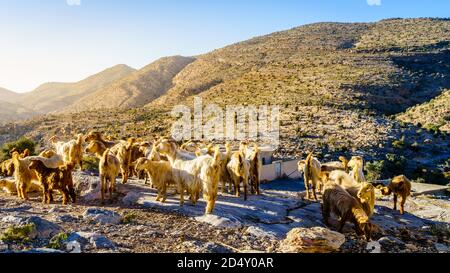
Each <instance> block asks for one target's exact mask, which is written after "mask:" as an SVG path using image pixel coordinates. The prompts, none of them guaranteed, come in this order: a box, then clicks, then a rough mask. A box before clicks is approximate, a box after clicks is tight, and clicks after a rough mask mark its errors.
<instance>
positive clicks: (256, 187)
mask: <svg viewBox="0 0 450 273" xmlns="http://www.w3.org/2000/svg"><path fill="white" fill-rule="evenodd" d="M259 153H260V150H259V147H258V145H257V144H255V146H254V148H253V151H252V152H251V153H250V155H249V157H248V161H249V163H250V169H249V172H250V177H249V184H250V192H251V193H252V194H255V193H256V194H257V195H260V194H261V190H260V174H261V168H262V162H261V159H260V157H259Z"/></svg>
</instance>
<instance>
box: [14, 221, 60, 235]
mask: <svg viewBox="0 0 450 273" xmlns="http://www.w3.org/2000/svg"><path fill="white" fill-rule="evenodd" d="M28 224H33V225H34V230H33V232H32V233H31V234H30V237H31V238H32V239H35V238H37V239H48V238H52V237H53V236H55V235H57V234H59V233H61V232H63V229H62V228H61V227H60V226H59V225H57V224H55V223H52V222H50V221H47V220H45V219H43V218H41V217H38V216H31V217H28V218H25V219H23V220H22V221H21V223H20V225H28Z"/></svg>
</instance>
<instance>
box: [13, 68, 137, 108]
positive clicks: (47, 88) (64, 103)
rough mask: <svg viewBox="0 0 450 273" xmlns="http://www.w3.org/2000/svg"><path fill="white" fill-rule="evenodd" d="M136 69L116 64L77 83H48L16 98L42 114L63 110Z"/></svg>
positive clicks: (19, 102) (20, 102) (17, 101)
mask: <svg viewBox="0 0 450 273" xmlns="http://www.w3.org/2000/svg"><path fill="white" fill-rule="evenodd" d="M134 71H135V69H133V68H131V67H129V66H126V65H116V66H114V67H111V68H108V69H106V70H104V71H102V72H100V73H97V74H95V75H93V76H90V77H88V78H86V79H84V80H81V81H79V82H76V83H46V84H43V85H41V86H39V87H38V88H36V89H35V90H33V91H32V92H29V93H25V94H23V95H21V96H20V97H19V98H18V99H16V103H18V104H20V105H23V106H25V107H28V108H30V109H32V110H34V111H36V112H37V113H41V114H46V113H50V112H54V111H61V110H64V109H65V108H66V107H68V106H69V105H71V104H73V103H74V102H76V101H77V100H79V99H82V98H83V97H85V96H88V95H90V94H91V93H92V92H94V91H97V90H98V89H100V88H103V87H105V86H107V85H109V84H111V83H113V82H115V81H117V80H120V79H122V78H123V77H125V76H127V75H129V74H130V73H133V72H134Z"/></svg>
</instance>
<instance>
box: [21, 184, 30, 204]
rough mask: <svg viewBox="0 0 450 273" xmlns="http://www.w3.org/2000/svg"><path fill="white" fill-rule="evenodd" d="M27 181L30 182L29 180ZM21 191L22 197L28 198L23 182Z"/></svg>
mask: <svg viewBox="0 0 450 273" xmlns="http://www.w3.org/2000/svg"><path fill="white" fill-rule="evenodd" d="M29 183H31V182H29ZM21 191H22V197H23V199H24V200H28V194H27V185H26V184H25V183H23V184H22V187H21Z"/></svg>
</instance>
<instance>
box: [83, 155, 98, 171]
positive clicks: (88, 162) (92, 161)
mask: <svg viewBox="0 0 450 273" xmlns="http://www.w3.org/2000/svg"><path fill="white" fill-rule="evenodd" d="M98 164H99V160H98V158H97V157H95V156H84V157H83V170H86V171H95V172H98Z"/></svg>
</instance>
